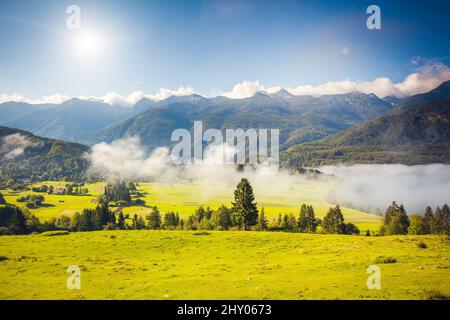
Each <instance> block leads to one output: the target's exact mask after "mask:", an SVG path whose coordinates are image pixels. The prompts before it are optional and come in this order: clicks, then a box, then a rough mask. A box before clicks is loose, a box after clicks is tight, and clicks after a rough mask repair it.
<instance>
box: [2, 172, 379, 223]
mask: <svg viewBox="0 0 450 320" xmlns="http://www.w3.org/2000/svg"><path fill="white" fill-rule="evenodd" d="M40 184H46V185H53V186H55V187H63V186H64V185H65V183H64V182H56V183H55V182H42V183H39V184H37V185H40ZM104 185H105V184H104V183H96V184H88V185H87V186H86V187H87V188H88V189H89V196H68V195H46V194H44V196H45V206H44V207H41V208H38V209H33V210H31V211H32V212H33V213H34V214H35V215H36V216H37V217H38V218H39V219H41V220H49V219H51V218H54V217H58V216H59V215H63V214H64V215H68V216H71V215H73V214H74V213H75V212H77V211H78V212H81V211H82V210H83V209H84V208H93V207H95V206H96V203H95V202H93V200H95V199H96V198H97V196H98V195H100V194H101V193H102V192H103V189H104ZM234 187H235V185H228V186H227V185H224V184H223V183H217V184H213V183H208V184H205V183H200V182H198V183H179V184H161V183H140V184H139V186H138V190H139V192H141V193H142V194H143V197H142V198H141V199H142V200H144V201H145V206H129V207H126V208H124V213H129V214H130V216H132V215H133V214H135V213H136V214H138V215H143V216H145V215H147V214H148V213H149V212H150V211H151V207H153V206H157V207H158V208H159V209H160V211H161V212H166V211H174V212H178V213H179V214H180V215H181V216H182V217H186V216H187V215H190V214H192V213H193V212H194V211H195V209H197V208H198V207H199V206H209V207H211V208H213V209H217V208H218V207H219V206H220V205H222V204H225V205H227V206H229V205H230V203H231V201H232V199H233V190H234ZM329 189H330V186H329V185H327V184H326V183H323V182H318V181H314V180H311V181H305V182H304V183H301V184H297V185H292V186H291V187H290V189H289V190H288V192H286V191H283V190H276V189H271V188H270V187H268V188H260V189H257V188H255V197H256V202H257V204H258V207H259V208H261V207H264V208H265V213H266V215H267V216H268V217H269V218H272V219H275V218H276V217H278V214H280V213H281V214H285V213H292V214H294V215H295V216H298V214H299V209H300V206H301V204H302V203H306V204H310V205H313V206H314V209H315V211H316V216H317V217H319V218H322V217H323V216H324V215H325V213H326V212H327V211H328V209H329V208H330V206H332V204H330V203H327V202H326V201H325V199H326V197H327V193H328V192H329ZM0 192H2V194H3V195H4V196H5V199H6V201H7V202H8V203H12V204H16V205H19V206H20V205H23V204H20V203H18V202H17V198H18V197H20V196H23V195H26V194H30V193H33V192H28V191H27V192H19V193H14V192H11V191H9V190H0ZM343 213H344V216H345V219H346V221H351V222H353V223H355V224H356V225H357V226H358V227H359V228H360V230H362V231H365V230H367V229H370V230H371V231H375V230H378V228H379V225H380V221H381V220H380V217H378V216H376V215H374V214H368V213H366V212H362V211H359V210H354V209H350V208H343Z"/></svg>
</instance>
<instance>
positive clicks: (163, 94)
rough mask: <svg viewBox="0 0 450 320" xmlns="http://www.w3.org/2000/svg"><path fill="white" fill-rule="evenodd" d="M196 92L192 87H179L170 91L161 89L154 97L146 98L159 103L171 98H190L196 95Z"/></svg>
mask: <svg viewBox="0 0 450 320" xmlns="http://www.w3.org/2000/svg"><path fill="white" fill-rule="evenodd" d="M194 93H195V91H194V89H192V87H179V88H178V89H176V90H170V89H164V88H160V89H159V92H158V93H156V94H153V95H151V94H150V95H147V96H146V97H148V98H150V99H153V100H156V101H159V100H164V99H167V98H169V97H171V96H189V95H191V94H194Z"/></svg>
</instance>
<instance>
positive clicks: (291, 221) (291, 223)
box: [281, 214, 297, 231]
mask: <svg viewBox="0 0 450 320" xmlns="http://www.w3.org/2000/svg"><path fill="white" fill-rule="evenodd" d="M281 228H282V229H283V230H285V231H294V230H295V229H296V228H297V220H296V219H295V217H294V216H293V215H292V214H289V215H288V214H285V215H284V216H283V220H282V222H281Z"/></svg>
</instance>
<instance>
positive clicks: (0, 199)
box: [0, 192, 6, 205]
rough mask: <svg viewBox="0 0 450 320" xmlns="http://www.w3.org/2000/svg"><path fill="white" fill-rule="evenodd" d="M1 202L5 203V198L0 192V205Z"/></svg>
mask: <svg viewBox="0 0 450 320" xmlns="http://www.w3.org/2000/svg"><path fill="white" fill-rule="evenodd" d="M1 204H6V200H5V198H4V197H3V195H2V193H1V192H0V205H1Z"/></svg>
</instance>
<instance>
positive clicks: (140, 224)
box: [132, 214, 145, 230]
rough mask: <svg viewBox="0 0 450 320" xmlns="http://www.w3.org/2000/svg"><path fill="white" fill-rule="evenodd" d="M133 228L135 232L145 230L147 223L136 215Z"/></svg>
mask: <svg viewBox="0 0 450 320" xmlns="http://www.w3.org/2000/svg"><path fill="white" fill-rule="evenodd" d="M132 228H133V229H134V230H141V229H144V228H145V221H144V219H143V218H142V217H138V215H137V214H134V216H133V224H132Z"/></svg>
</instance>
